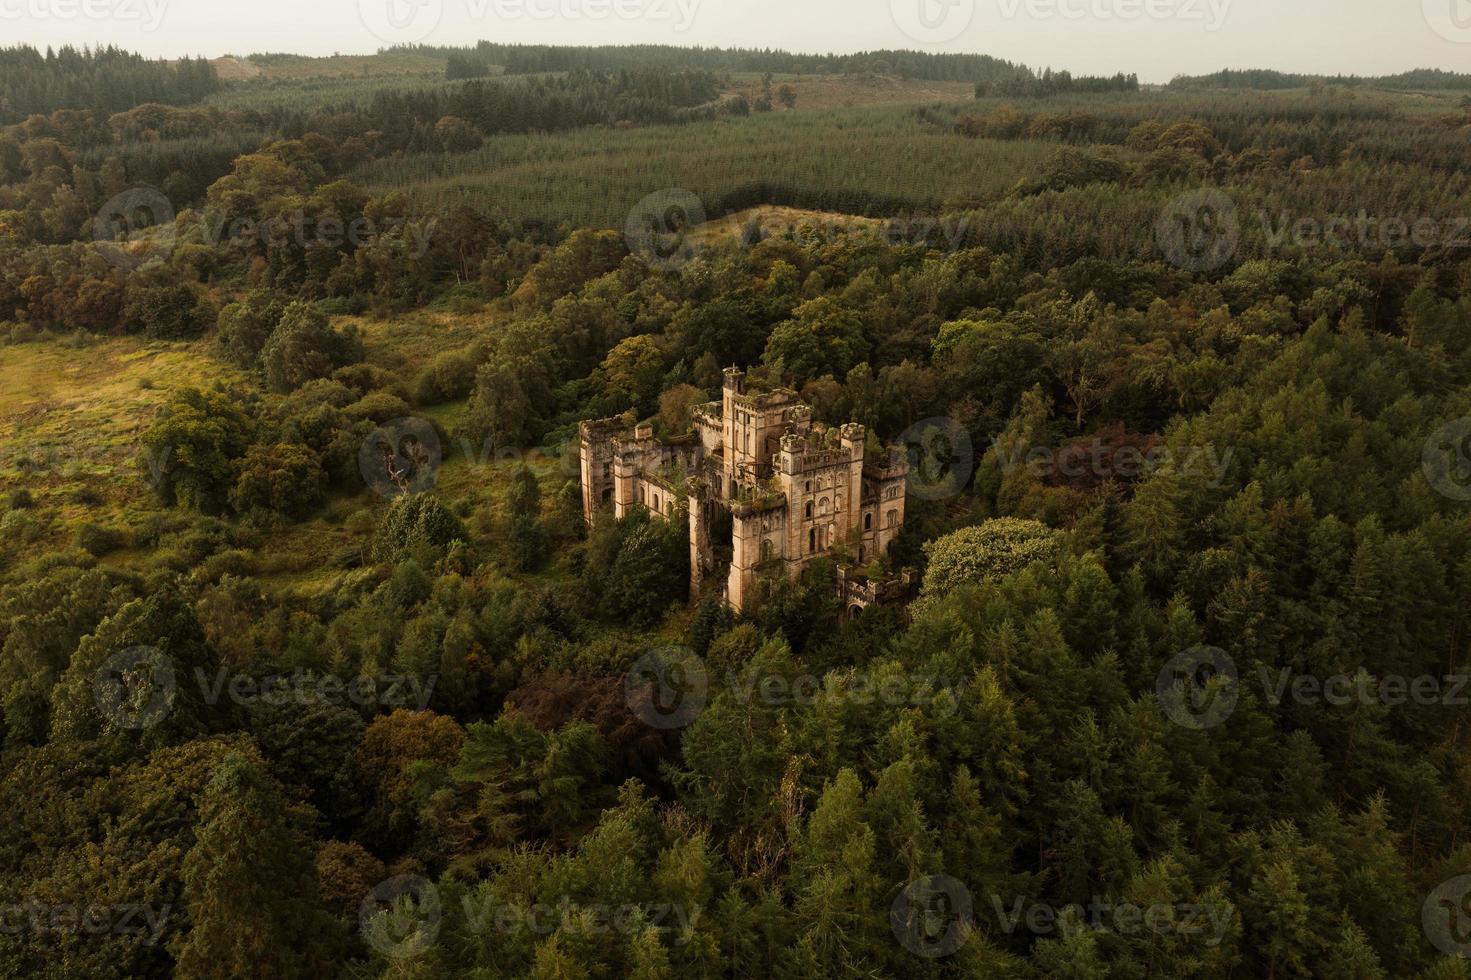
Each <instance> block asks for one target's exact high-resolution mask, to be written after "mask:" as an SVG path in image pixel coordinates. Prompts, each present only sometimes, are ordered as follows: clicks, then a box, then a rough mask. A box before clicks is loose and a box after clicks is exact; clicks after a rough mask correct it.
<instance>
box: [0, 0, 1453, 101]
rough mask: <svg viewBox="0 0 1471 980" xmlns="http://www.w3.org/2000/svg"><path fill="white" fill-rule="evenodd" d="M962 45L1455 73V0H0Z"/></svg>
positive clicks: (1178, 60) (361, 40) (947, 47)
mask: <svg viewBox="0 0 1471 980" xmlns="http://www.w3.org/2000/svg"><path fill="white" fill-rule="evenodd" d="M479 39H487V40H493V41H501V42H521V43H536V44H610V43H611V44H633V43H648V44H677V45H708V46H722V47H732V46H735V47H778V48H783V49H786V50H792V51H824V52H825V51H838V52H850V51H861V50H868V49H874V48H914V49H918V50H926V51H964V52H979V53H984V54H990V55H994V56H996V57H999V58H1005V59H1007V60H1010V61H1019V62H1023V63H1025V64H1028V65H1032V66H1033V67H1042V66H1047V65H1050V66H1052V67H1054V68H1066V69H1068V70H1070V71H1072V72H1073V73H1074V74H1112V73H1113V72H1116V71H1136V72H1138V73H1139V76H1140V78H1141V79H1142V80H1143V81H1146V82H1163V81H1168V80H1169V79H1170V78H1171V77H1173V76H1174V75H1177V74H1202V73H1206V72H1211V71H1216V70H1218V69H1221V68H1227V67H1230V68H1250V67H1257V68H1278V69H1282V70H1284V71H1301V72H1313V73H1327V74H1335V73H1346V74H1360V75H1378V74H1387V73H1393V72H1399V71H1404V70H1407V69H1410V68H1419V67H1435V68H1444V69H1448V70H1453V71H1471V0H249V2H236V3H226V2H221V0H0V44H11V43H28V44H33V45H36V46H37V47H44V46H46V45H60V44H74V45H81V44H89V43H90V44H97V43H112V44H117V45H119V46H122V47H125V48H128V49H130V50H134V51H140V52H142V53H144V54H147V55H151V56H158V57H174V56H178V55H180V54H204V55H208V56H210V57H214V56H218V55H222V54H238V55H245V54H250V53H252V52H259V51H289V52H294V53H299V54H314V55H323V54H332V53H334V52H340V53H343V54H363V53H369V52H372V51H374V50H376V49H377V48H379V47H381V46H384V45H385V44H386V43H389V42H390V41H394V40H406V41H424V42H426V43H443V44H466V43H470V42H473V41H476V40H479Z"/></svg>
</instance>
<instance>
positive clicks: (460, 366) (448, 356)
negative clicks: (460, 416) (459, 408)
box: [414, 350, 476, 405]
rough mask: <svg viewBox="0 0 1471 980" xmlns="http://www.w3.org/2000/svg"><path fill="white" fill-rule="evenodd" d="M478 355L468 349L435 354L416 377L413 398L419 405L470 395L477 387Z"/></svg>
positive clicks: (434, 403)
mask: <svg viewBox="0 0 1471 980" xmlns="http://www.w3.org/2000/svg"><path fill="white" fill-rule="evenodd" d="M475 368H476V363H475V358H474V357H473V356H471V354H470V352H468V351H458V350H457V351H445V352H443V353H441V354H436V355H435V356H434V358H433V359H431V360H430V361H429V363H428V364H426V365H424V367H423V368H422V369H420V371H419V374H418V376H417V377H416V378H414V400H415V401H416V402H418V403H419V404H420V405H442V404H444V403H445V402H452V401H458V400H459V399H461V398H467V397H469V394H470V391H471V389H473V388H474V387H475Z"/></svg>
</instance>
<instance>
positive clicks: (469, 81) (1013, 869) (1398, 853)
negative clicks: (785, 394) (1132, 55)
mask: <svg viewBox="0 0 1471 980" xmlns="http://www.w3.org/2000/svg"><path fill="white" fill-rule="evenodd" d="M412 50H413V51H414V52H415V53H416V54H420V55H425V56H430V57H433V58H438V59H441V60H442V61H443V63H444V68H446V69H448V67H449V65H450V63H451V61H450V59H451V58H456V59H462V61H461V62H460V67H459V68H458V69H457V71H456V73H457V74H459V75H461V76H462V77H460V78H455V79H444V78H440V77H436V78H434V79H432V80H429V81H427V82H425V81H424V80H423V79H420V80H418V81H417V82H416V80H413V79H407V78H396V77H394V76H393V75H392V74H385V75H384V76H382V77H374V78H371V79H363V78H357V77H354V78H353V79H350V80H349V82H347V83H340V80H338V79H335V78H334V79H327V80H325V81H323V82H322V86H323V89H324V90H330V93H331V97H330V98H328V99H327V100H326V101H317V102H316V103H315V105H312V104H309V103H310V102H311V99H307V100H306V101H304V102H292V101H290V99H289V92H288V91H287V90H289V89H290V87H291V85H292V84H296V83H290V82H280V81H279V80H278V79H272V78H270V77H267V78H266V79H264V80H262V81H253V82H251V81H246V82H228V83H221V82H218V81H217V80H216V79H215V78H214V77H213V75H211V76H210V78H209V81H208V83H207V84H206V82H205V81H204V76H205V73H204V72H203V70H202V68H200V67H199V66H198V65H196V66H194V67H189V66H188V63H181V66H180V67H179V68H178V69H169V71H176V72H177V74H176V75H168V74H165V75H159V76H155V74H153V73H154V72H157V71H160V70H161V69H159V68H158V67H157V65H156V63H152V62H146V61H143V60H141V59H133V58H131V57H130V56H125V55H122V54H121V53H117V52H111V51H102V52H92V53H90V54H82V55H78V54H77V53H75V52H72V53H66V54H65V55H64V56H57V59H58V60H57V65H56V67H55V68H53V69H48V71H50V72H51V74H50V75H49V76H45V75H41V74H36V73H34V72H31V71H29V70H26V71H17V72H15V73H13V74H4V73H3V72H0V80H4V79H9V81H4V82H3V84H5V85H7V86H8V87H7V88H6V89H5V91H6V92H7V93H10V92H14V93H21V92H25V93H28V94H25V96H24V98H25V99H26V100H29V101H24V102H22V101H21V100H20V95H19V94H16V95H14V96H11V95H7V96H5V97H6V98H8V99H14V100H15V101H11V102H5V103H3V105H4V106H6V107H9V106H12V105H14V106H17V107H20V108H17V109H16V113H17V115H16V117H15V118H13V119H11V120H10V124H9V125H6V126H5V127H4V129H3V130H0V380H3V381H4V384H3V385H0V435H3V436H4V437H5V441H6V444H7V446H8V449H7V452H6V453H5V454H4V455H3V457H0V467H3V469H0V486H3V497H0V529H3V531H4V534H3V535H0V809H3V810H4V812H5V813H6V814H7V819H8V824H7V826H8V828H9V830H10V832H9V833H7V834H6V835H4V837H3V838H0V977H16V978H20V977H48V978H58V980H61V978H68V980H69V978H73V977H89V978H90V977H99V978H103V977H117V978H124V977H128V978H133V977H183V978H214V977H261V978H280V977H288V978H293V977H344V978H358V977H372V978H380V977H381V978H385V980H386V978H395V980H400V978H438V977H474V978H478V980H490V978H501V977H505V978H512V977H528V976H529V977H537V978H601V977H609V978H613V977H636V978H646V980H654V978H671V977H675V976H690V977H750V978H768V977H791V978H796V977H834V978H837V977H850V976H871V977H936V978H940V977H995V978H1009V977H1028V978H1038V980H1043V978H1076V980H1084V978H1089V980H1091V978H1146V977H1171V978H1173V977H1201V978H1246V977H1272V978H1279V980H1287V978H1307V977H1327V978H1336V980H1364V978H1387V977H1415V978H1421V980H1467V978H1471V959H1468V957H1471V943H1467V942H1466V934H1465V930H1464V927H1463V923H1464V918H1463V914H1464V911H1465V908H1466V905H1465V902H1466V898H1467V895H1468V894H1471V878H1468V877H1467V876H1471V841H1467V840H1463V839H1462V838H1461V834H1462V832H1463V831H1464V829H1465V827H1466V826H1467V822H1468V816H1471V753H1468V751H1467V749H1468V744H1467V743H1468V739H1471V726H1468V725H1467V718H1468V716H1467V707H1466V706H1467V698H1468V696H1471V686H1468V684H1467V683H1466V681H1467V677H1466V675H1465V670H1466V664H1467V662H1468V660H1471V657H1468V650H1467V643H1468V637H1471V602H1468V600H1471V511H1468V509H1467V508H1468V501H1471V464H1468V452H1467V439H1468V437H1471V228H1468V227H1467V226H1466V225H1465V224H1464V222H1461V223H1459V224H1458V222H1459V221H1460V219H1461V217H1462V216H1464V215H1466V214H1467V210H1466V209H1467V205H1468V203H1471V185H1468V180H1471V176H1468V175H1471V143H1468V136H1471V114H1468V109H1467V107H1466V106H1465V105H1464V104H1463V103H1462V102H1461V97H1460V95H1459V93H1458V92H1455V91H1445V92H1440V91H1437V92H1414V93H1409V92H1400V91H1385V90H1383V89H1380V88H1375V87H1372V86H1369V85H1367V84H1366V85H1362V86H1345V85H1339V84H1338V83H1334V84H1332V85H1328V86H1314V85H1311V84H1308V85H1305V86H1303V87H1293V88H1292V89H1290V90H1283V91H1271V92H1267V91H1241V90H1239V89H1238V87H1237V86H1235V85H1234V84H1230V82H1229V80H1227V81H1226V82H1223V83H1222V86H1223V87H1217V86H1208V85H1206V84H1205V83H1204V82H1202V83H1200V84H1199V85H1190V86H1180V88H1185V89H1188V91H1175V90H1172V91H1166V92H1148V91H1140V90H1139V86H1138V83H1137V78H1134V77H1133V76H1129V75H1121V76H1119V77H1118V79H1114V80H1096V82H1097V84H1095V83H1094V81H1089V80H1087V79H1081V78H1080V79H1073V76H1071V75H1067V74H1066V73H1059V74H1052V73H1043V74H1041V75H1032V74H1031V73H1029V72H1028V73H1027V75H1026V77H1027V78H1030V79H1032V80H1033V81H1035V82H1037V83H1038V84H1042V83H1043V80H1045V81H1046V85H1047V86H1049V87H1047V88H1046V89H1045V90H1044V89H1039V88H1036V87H1035V86H1033V85H1032V84H1030V83H1028V84H1021V83H1020V82H1019V81H1018V79H1019V78H1021V77H1022V76H1020V75H1018V70H1017V69H1016V68H1015V67H1014V66H1012V65H1010V64H1007V63H1005V62H1000V61H997V60H995V59H989V58H982V57H979V56H977V57H974V58H971V57H964V58H961V57H948V56H924V55H918V54H912V53H909V52H877V53H874V54H871V55H862V56H852V57H851V58H832V57H819V56H806V55H790V54H786V53H784V52H776V51H696V52H691V53H689V54H688V55H677V54H674V53H670V52H673V51H675V50H676V49H656V48H648V49H645V48H628V49H621V48H594V49H557V48H520V47H514V46H501V45H491V44H481V45H479V46H476V47H474V48H456V49H430V48H415V49H412ZM33 57H39V56H36V55H35V53H34V52H31V53H29V54H26V53H17V52H15V51H11V52H7V53H4V54H3V56H0V66H3V65H5V64H8V63H10V62H8V61H6V60H5V59H7V58H8V59H13V60H14V62H15V63H16V64H21V63H25V62H26V59H30V58H33ZM78 59H80V60H78ZM48 63H49V60H48ZM261 63H262V64H264V65H266V66H267V67H269V66H270V65H271V63H272V62H271V61H270V60H269V59H263V60H262V62H261ZM200 64H202V65H205V66H206V67H207V63H200ZM109 65H116V66H127V70H128V71H129V72H135V73H136V78H137V79H138V81H137V83H136V85H134V86H133V87H131V88H129V89H128V90H126V91H115V92H113V93H111V94H110V95H109V98H113V99H116V100H117V101H116V102H108V101H107V100H105V99H102V98H101V97H98V98H97V100H96V101H92V100H91V97H90V96H87V95H86V94H85V93H84V91H83V90H82V89H80V88H76V86H85V85H87V84H93V83H94V82H88V81H87V79H93V80H96V79H99V78H101V77H103V74H105V72H106V71H113V70H117V71H122V70H123V68H122V67H117V68H109V67H106V66H109ZM89 66H90V67H89ZM481 68H483V69H484V70H483V71H481V70H480V69H481ZM295 70H300V69H299V66H298V67H297V68H296V69H295ZM532 73H535V74H532ZM742 73H749V74H750V76H751V77H746V78H737V79H735V80H732V79H731V77H730V76H732V75H737V76H739V75H741V74H742ZM799 73H800V74H799ZM817 74H821V75H827V76H832V78H830V79H825V80H824V82H825V83H826V82H836V83H837V84H840V85H842V86H845V87H844V88H843V89H842V92H843V95H842V98H843V99H844V100H845V101H852V102H853V104H851V105H848V104H839V105H836V106H835V107H824V108H809V107H808V105H807V100H808V99H809V98H815V97H816V96H817V95H818V94H821V93H824V92H825V91H826V90H822V89H818V88H814V87H804V86H811V85H813V84H814V83H813V81H812V79H811V78H809V77H807V76H810V75H817ZM875 74H878V75H883V76H885V77H884V79H882V80H881V82H879V83H875V81H874V79H873V78H872V77H870V76H872V75H875ZM859 75H861V76H863V77H853V76H859ZM43 77H52V78H54V79H55V82H54V84H50V85H49V86H41V85H40V83H39V81H38V80H39V79H41V78H43ZM1063 77H1066V78H1067V79H1069V80H1071V81H1070V82H1068V83H1064V82H1061V81H1060V79H1061V78H1063ZM150 79H152V80H151V81H150ZM914 79H925V80H930V81H945V82H954V83H960V84H959V85H958V86H957V90H956V93H955V95H954V98H953V99H951V100H949V101H939V102H937V101H935V100H934V99H932V98H930V97H928V95H927V96H926V97H925V98H924V99H923V101H921V102H918V103H914V104H910V103H904V102H896V101H894V98H895V96H894V93H895V92H897V93H898V95H899V96H900V97H902V96H903V94H904V92H906V91H907V90H906V89H905V88H903V85H904V84H905V83H906V81H912V80H914ZM418 82H424V83H423V84H418ZM736 82H739V83H740V85H742V86H750V87H752V88H753V90H755V91H758V92H761V93H762V95H761V96H758V98H757V100H756V101H760V100H761V98H763V97H764V95H765V92H766V91H767V90H770V92H771V98H770V104H769V105H766V106H764V107H761V108H758V107H757V106H756V105H755V104H752V103H751V100H749V99H747V98H746V96H744V95H738V94H737V93H736V89H737V87H738V86H737V84H736ZM992 82H994V83H995V84H997V85H1002V86H1005V85H1008V84H1010V85H1013V86H1015V87H1014V88H1011V89H1009V90H1004V91H1003V90H1002V89H997V88H994V87H988V85H990V84H991V83H992ZM303 84H304V83H303ZM216 85H219V86H221V89H220V90H219V91H218V92H213V93H211V91H210V90H211V89H212V88H213V87H214V86H216ZM249 86H258V87H259V88H258V91H259V93H260V94H259V95H258V96H257V95H255V94H251V95H250V98H252V99H254V100H256V101H255V103H254V104H255V107H254V108H241V107H238V106H235V107H229V106H228V105H227V104H216V103H215V102H214V101H212V100H213V99H214V98H215V97H216V96H219V97H225V98H229V97H233V95H235V94H237V93H239V92H255V91H256V90H250V89H248V87H249ZM783 86H790V94H789V95H788V96H787V97H786V98H783V96H782V95H781V94H780V93H781V92H782V88H783ZM1251 87H1252V88H1262V87H1263V86H1262V85H1254V86H1251ZM1443 87H1444V88H1448V89H1454V88H1456V86H1453V85H1449V84H1447V85H1445V86H1443ZM1388 88H1394V86H1388ZM278 91H279V92H281V93H282V100H283V101H282V102H281V103H280V104H273V103H272V101H271V100H272V99H273V98H275V93H277V92H278ZM344 92H346V93H349V94H348V95H347V96H343V94H342V93H344ZM312 98H313V99H314V98H316V96H312ZM738 98H739V99H746V105H745V106H744V107H742V106H741V104H740V103H739V102H738V101H737V99H738ZM864 98H871V99H874V100H875V101H874V102H873V103H872V104H869V103H865V102H863V99H864ZM880 98H882V99H884V100H885V101H883V102H881V103H880V102H878V101H877V100H878V99H880ZM73 99H79V100H80V102H79V103H77V104H73V103H72V102H71V101H70V100H73ZM743 108H744V111H743ZM671 188H684V193H683V194H679V195H673V194H671V193H670V189H671ZM661 191H662V192H664V194H662V195H661V194H660V193H659V192H661ZM691 199H693V201H694V205H691V203H690V200H691ZM791 209H805V210H802V211H799V212H797V213H796V214H791V213H789V212H790V211H791ZM697 212H703V217H706V218H709V219H727V221H728V224H729V227H728V228H726V230H725V231H723V232H722V231H721V230H720V228H718V227H714V226H716V225H719V221H717V220H712V221H711V222H710V225H709V226H706V225H699V226H698V227H696V226H695V225H696V221H697V219H698V217H700V216H701V215H699V214H698V213H697ZM836 212H844V213H843V214H838V213H836ZM1361 215H1362V221H1361ZM839 219H842V220H841V221H840V220H839ZM1304 221H1306V222H1308V224H1307V225H1304V224H1303V222H1304ZM1426 222H1431V223H1432V226H1431V228H1430V231H1429V232H1426V233H1425V234H1421V232H1422V231H1424V230H1425V228H1426V224H1425V223H1426ZM1391 223H1394V224H1393V227H1392V228H1391ZM1401 226H1403V230H1402V231H1399V230H1397V229H1399V228H1400V227H1401ZM730 365H740V366H744V367H747V368H748V369H749V371H750V376H751V378H752V380H753V383H760V384H763V385H769V386H770V385H780V386H784V387H787V388H790V389H791V390H793V391H795V392H797V393H798V394H799V395H800V397H801V398H802V399H803V400H804V401H805V402H806V403H808V404H809V405H810V406H811V407H812V411H813V416H814V418H815V419H816V420H817V421H820V422H825V423H830V424H834V425H837V424H842V423H846V422H852V421H856V422H858V423H861V424H862V425H864V426H865V427H866V432H867V437H868V439H869V440H870V442H871V444H872V446H873V448H874V450H875V451H876V452H877V451H879V450H882V449H883V448H884V447H886V446H887V447H890V448H891V449H892V450H893V451H894V452H897V453H901V454H904V455H906V456H907V457H908V459H909V462H910V465H911V474H910V478H909V487H908V497H907V502H906V516H905V522H904V527H903V532H902V534H901V535H900V537H899V539H898V541H897V543H896V544H895V546H894V548H893V549H892V551H891V552H890V553H889V554H886V555H882V556H878V557H875V558H874V559H873V560H872V561H871V562H868V563H867V564H863V563H862V562H855V561H854V560H853V556H852V555H851V554H847V553H845V552H844V550H843V549H842V548H839V549H836V550H835V551H834V553H833V555H832V558H831V560H820V561H816V562H814V563H813V564H812V566H811V567H810V568H809V569H808V570H807V571H806V572H805V573H804V574H803V575H802V576H801V578H800V579H798V580H796V581H789V580H788V579H786V577H785V576H784V575H783V574H782V573H781V572H780V570H773V569H770V568H767V569H765V570H764V573H763V576H762V579H761V582H760V588H759V590H758V594H757V597H756V600H755V601H754V602H753V603H752V604H751V606H750V607H749V608H747V609H744V610H743V611H742V612H741V613H740V614H739V615H735V614H733V613H732V612H731V611H730V609H729V608H728V607H727V606H726V604H725V603H724V601H723V600H722V597H721V596H720V595H719V594H714V593H711V592H708V591H705V592H701V591H696V592H694V593H692V592H691V587H690V567H689V563H690V547H689V537H688V520H689V514H688V513H685V512H684V511H683V510H682V509H676V510H675V511H674V512H673V513H671V514H669V515H666V517H664V518H660V517H657V516H656V515H653V514H650V513H649V512H647V511H646V510H644V509H642V508H635V509H634V510H633V511H632V512H631V513H630V514H629V515H628V516H626V517H625V518H624V519H623V520H615V519H614V518H613V516H612V514H611V512H609V511H608V510H606V509H605V510H604V511H603V512H601V513H599V514H597V515H596V516H595V518H594V519H593V520H592V521H591V523H589V522H587V521H585V520H584V515H583V511H582V500H581V492H580V483H579V481H580V467H579V463H578V459H577V456H576V453H577V439H578V423H579V422H581V421H583V420H586V419H595V418H596V419H604V418H612V417H621V418H622V419H624V420H625V421H627V422H629V423H630V424H631V423H634V422H643V421H647V422H648V424H649V425H651V426H652V427H653V431H656V432H657V433H659V434H660V435H661V436H664V437H668V438H670V439H675V440H678V439H681V438H690V437H691V436H690V434H691V432H692V427H693V424H694V423H693V418H694V415H695V413H696V411H697V407H698V406H700V405H701V404H703V403H706V402H708V401H710V400H711V399H714V398H718V397H719V396H720V392H721V385H722V378H723V374H722V371H723V369H724V368H726V367H728V366H730ZM681 499H682V498H681ZM723 557H725V558H727V559H728V558H729V555H728V554H727V555H724V556H723ZM840 567H841V568H842V570H843V574H845V575H846V574H854V573H858V574H861V575H863V576H868V577H872V578H875V579H877V578H880V577H882V576H884V575H886V574H888V573H892V572H897V571H898V570H901V569H911V570H913V571H914V572H915V573H917V575H918V577H919V578H918V582H919V584H918V587H917V591H916V593H915V594H914V595H913V596H911V598H912V600H913V601H911V602H909V603H908V604H907V605H889V604H877V603H876V604H874V605H872V606H870V607H869V608H868V609H866V610H864V611H863V612H862V613H861V614H859V615H851V610H848V609H845V608H844V606H843V604H842V603H840V602H839V598H838V592H837V588H836V583H837V580H838V575H839V570H840ZM1207 668H1209V669H1207Z"/></svg>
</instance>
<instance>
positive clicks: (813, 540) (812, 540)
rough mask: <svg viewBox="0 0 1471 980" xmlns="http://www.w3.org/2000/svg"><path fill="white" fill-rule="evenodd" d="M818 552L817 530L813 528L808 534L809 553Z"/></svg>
mask: <svg viewBox="0 0 1471 980" xmlns="http://www.w3.org/2000/svg"><path fill="white" fill-rule="evenodd" d="M816 550H817V528H815V527H814V528H811V529H810V530H808V532H807V551H808V553H809V554H810V553H811V552H814V551H816Z"/></svg>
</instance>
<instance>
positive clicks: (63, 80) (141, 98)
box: [0, 45, 219, 125]
mask: <svg viewBox="0 0 1471 980" xmlns="http://www.w3.org/2000/svg"><path fill="white" fill-rule="evenodd" d="M218 87H219V79H218V78H217V77H216V75H215V70H214V68H213V66H211V65H210V63H209V62H208V61H206V60H205V59H203V58H183V59H181V60H180V61H178V62H177V63H175V64H166V63H163V62H158V61H148V60H146V59H144V58H143V57H142V56H141V55H136V54H133V53H131V52H128V51H122V50H119V49H118V48H112V47H106V48H97V49H95V50H93V49H87V48H84V49H82V50H80V51H78V50H77V49H75V48H65V47H64V48H61V49H60V50H57V51H52V50H51V49H49V48H48V49H47V50H46V52H45V53H44V54H42V53H41V52H39V51H37V50H36V49H35V48H32V47H27V46H25V45H18V46H15V47H5V48H0V125H6V124H10V123H17V122H21V121H22V120H24V119H25V118H26V117H27V116H30V115H33V114H35V113H43V114H44V113H48V112H53V111H55V110H57V109H88V110H95V111H98V112H120V111H122V110H124V109H131V108H133V107H134V106H137V105H142V104H143V103H145V102H164V103H169V104H173V105H180V104H187V103H191V102H198V101H199V100H200V99H202V98H204V97H205V96H207V95H209V94H210V93H211V92H214V91H215V90H216V89H217V88H218Z"/></svg>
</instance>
